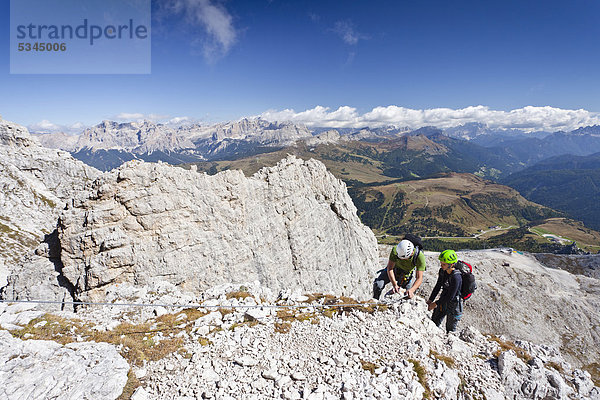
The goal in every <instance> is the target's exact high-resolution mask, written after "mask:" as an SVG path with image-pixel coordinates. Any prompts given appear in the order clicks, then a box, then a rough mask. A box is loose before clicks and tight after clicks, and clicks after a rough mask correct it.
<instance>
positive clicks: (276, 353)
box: [0, 282, 600, 400]
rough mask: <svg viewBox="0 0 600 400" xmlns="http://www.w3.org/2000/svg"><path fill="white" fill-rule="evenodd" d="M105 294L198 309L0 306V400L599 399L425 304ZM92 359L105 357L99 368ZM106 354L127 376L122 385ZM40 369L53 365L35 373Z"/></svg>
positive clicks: (539, 350)
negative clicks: (451, 326)
mask: <svg viewBox="0 0 600 400" xmlns="http://www.w3.org/2000/svg"><path fill="white" fill-rule="evenodd" d="M109 286H110V291H109V298H108V299H107V300H109V301H125V300H126V299H128V298H131V297H132V296H133V297H136V298H138V299H139V300H140V301H143V302H145V303H153V302H154V303H157V304H167V303H171V304H200V308H197V309H191V308H188V309H185V310H181V309H180V308H175V309H170V310H168V309H166V308H164V307H163V306H161V305H157V306H155V307H154V308H152V307H144V308H136V307H90V308H87V309H81V310H80V311H79V312H78V314H77V315H73V314H69V313H61V316H60V318H59V317H53V316H51V315H48V314H46V315H40V314H41V313H38V314H36V312H32V311H27V310H26V309H24V308H23V307H21V308H19V306H14V305H13V306H8V307H7V306H5V305H1V306H3V307H0V325H2V326H3V327H7V326H8V327H9V329H10V332H11V333H12V335H13V337H11V335H10V334H9V333H7V332H6V331H1V330H0V359H1V360H3V361H4V363H2V367H1V369H0V383H1V385H0V387H2V390H4V392H3V394H4V395H5V398H8V399H16V398H20V397H19V396H21V395H22V394H27V393H32V392H33V391H34V390H35V393H36V394H37V395H38V398H51V396H50V395H49V394H50V393H53V391H54V390H56V387H59V388H62V389H63V392H62V394H61V395H62V396H63V398H77V396H78V395H79V396H80V398H92V397H93V398H95V399H115V398H116V397H117V396H118V390H115V388H121V389H123V387H124V394H123V396H122V398H131V399H133V400H143V399H173V398H177V399H225V398H245V399H246V398H247V399H265V398H273V399H274V398H284V399H301V398H302V399H339V398H343V399H361V398H373V399H390V398H391V399H422V398H439V399H476V398H486V399H488V400H496V399H498V400H500V399H539V400H542V399H548V398H552V399H599V398H600V389H599V388H597V387H595V386H594V383H593V382H592V380H591V379H590V375H589V374H588V373H587V372H585V371H582V370H579V369H576V368H573V367H572V366H571V365H570V364H569V363H568V362H566V361H565V360H564V359H563V358H562V356H561V354H560V353H559V352H557V351H556V350H555V349H553V348H551V347H549V346H539V345H534V344H531V343H528V342H523V341H517V342H511V341H509V340H507V339H506V338H503V337H496V336H491V335H482V334H481V333H480V332H479V331H477V330H476V329H474V328H473V327H469V326H467V325H466V324H463V329H462V330H461V332H460V334H459V335H454V334H450V335H447V334H446V333H445V332H444V331H443V330H442V329H439V328H437V327H436V326H435V325H434V324H433V323H432V322H431V321H430V319H429V314H428V313H427V312H426V305H425V302H424V300H423V299H422V298H415V299H413V300H411V301H404V302H397V303H393V304H392V305H391V306H389V307H379V308H378V307H373V306H372V305H369V304H363V305H361V306H358V307H350V306H349V307H337V308H335V307H327V306H325V305H327V304H329V305H333V304H336V303H339V302H342V303H344V302H346V304H347V302H351V303H354V301H353V300H351V299H336V298H334V297H333V296H330V297H323V296H311V297H309V296H303V295H301V294H300V293H299V292H298V291H296V292H290V291H287V294H286V293H280V295H279V296H276V293H274V292H272V291H270V290H269V289H267V288H264V287H262V286H260V285H259V284H258V282H255V283H246V284H245V285H244V286H240V285H221V286H218V287H214V288H212V289H210V290H206V291H205V292H203V293H202V295H201V296H194V295H189V294H183V293H181V292H180V291H179V290H178V289H177V288H176V287H174V286H172V285H168V284H160V285H154V286H148V287H146V288H140V287H134V286H130V285H109ZM277 297H279V300H277V301H276V298H277ZM218 306H223V307H225V308H218ZM274 306H277V308H275V307H274ZM297 306H304V308H298V307H297ZM32 313H33V314H32ZM92 338H96V339H97V340H100V341H102V342H108V343H109V344H107V343H98V344H95V343H92V342H89V340H90V339H92ZM23 339H29V340H25V341H23ZM40 339H46V340H40ZM48 340H51V341H48ZM55 342H60V343H69V342H73V343H72V344H67V345H60V344H57V343H55ZM95 351H103V352H104V354H106V355H107V356H106V357H105V358H103V359H102V360H97V361H98V362H96V361H95V360H96V358H95V357H96V356H95V354H97V353H94V352H95ZM115 351H118V352H119V353H120V354H121V355H122V356H123V357H125V358H126V359H127V361H128V362H129V364H130V365H131V368H132V371H131V373H130V375H129V379H128V381H127V385H125V380H127V373H126V371H125V370H124V368H123V361H122V358H120V356H119V355H118V354H115ZM46 356H47V357H48V358H50V359H51V360H53V359H56V360H59V361H60V363H57V364H54V365H53V368H51V369H50V370H48V369H42V368H41V367H39V366H36V367H33V366H34V365H38V364H37V363H41V362H48V360H47V358H46ZM28 366H30V367H29V369H25V368H28ZM24 371H27V373H24ZM70 371H76V373H70ZM102 371H105V372H106V373H101V372H102ZM109 379H110V380H109ZM34 382H35V383H34ZM84 383H87V384H85V385H84ZM90 383H93V384H90Z"/></svg>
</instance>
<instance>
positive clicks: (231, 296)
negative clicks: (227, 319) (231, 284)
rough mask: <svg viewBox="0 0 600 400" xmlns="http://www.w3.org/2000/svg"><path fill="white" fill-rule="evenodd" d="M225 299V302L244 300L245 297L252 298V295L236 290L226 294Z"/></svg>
mask: <svg viewBox="0 0 600 400" xmlns="http://www.w3.org/2000/svg"><path fill="white" fill-rule="evenodd" d="M225 297H227V300H231V299H245V298H246V297H252V295H251V294H250V293H248V292H247V291H245V290H238V291H235V292H231V293H227V295H226V296H225Z"/></svg>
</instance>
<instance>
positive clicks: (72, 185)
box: [0, 120, 100, 299]
mask: <svg viewBox="0 0 600 400" xmlns="http://www.w3.org/2000/svg"><path fill="white" fill-rule="evenodd" d="M99 174H100V172H99V171H97V170H96V169H94V168H92V167H89V166H87V165H85V164H84V163H82V162H80V161H77V160H75V159H73V157H71V155H69V154H68V153H66V152H63V151H60V150H51V149H47V148H45V147H42V146H40V144H39V143H38V142H37V141H36V140H34V139H33V138H32V137H31V136H30V135H29V132H28V131H27V129H25V128H24V127H22V126H20V125H17V124H13V123H11V122H8V121H4V120H0V189H1V190H0V243H2V246H1V247H0V259H3V260H4V262H3V264H4V268H5V269H6V270H5V272H4V274H5V275H8V282H4V283H3V281H4V280H0V285H1V286H0V290H1V289H2V288H3V287H4V290H3V292H4V294H5V295H8V296H10V298H13V299H15V298H23V297H28V294H27V292H28V291H29V292H31V290H33V291H34V292H35V291H36V290H38V289H39V290H41V291H42V292H45V293H47V292H53V293H55V294H57V296H58V297H63V295H64V294H65V289H64V288H61V286H60V284H59V282H58V281H57V279H56V278H57V276H58V275H59V273H58V272H57V269H60V267H59V266H57V265H56V264H55V263H54V262H53V261H51V260H50V259H51V258H57V257H58V250H59V249H57V248H56V247H55V248H53V249H52V251H51V249H50V245H51V244H56V243H57V242H56V241H53V240H52V233H53V232H54V231H55V229H56V222H57V220H58V216H59V215H60V212H61V210H62V209H64V208H65V204H66V203H67V202H68V201H71V200H72V199H73V198H76V197H78V196H82V195H83V193H84V191H85V190H84V188H85V186H86V184H87V183H88V182H89V181H91V180H92V179H94V178H96V177H97V176H98V175H99ZM39 246H41V247H40V248H39V251H38V252H37V254H36V253H34V250H35V249H36V248H38V247H39ZM51 252H52V253H53V254H51ZM0 264H2V263H1V262H0ZM32 264H35V266H36V267H39V269H35V267H33V266H32ZM46 271H47V272H49V275H48V274H46ZM30 278H31V279H30ZM17 279H18V282H17ZM6 283H8V287H5V286H6ZM48 285H50V286H48ZM41 286H45V287H41ZM34 287H37V289H34ZM8 293H10V294H8ZM30 294H31V293H30Z"/></svg>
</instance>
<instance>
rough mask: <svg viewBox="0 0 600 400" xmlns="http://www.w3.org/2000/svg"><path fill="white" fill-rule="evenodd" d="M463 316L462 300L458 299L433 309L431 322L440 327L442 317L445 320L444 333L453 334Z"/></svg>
mask: <svg viewBox="0 0 600 400" xmlns="http://www.w3.org/2000/svg"><path fill="white" fill-rule="evenodd" d="M462 314H463V300H462V299H458V300H454V301H451V302H450V303H446V304H442V305H438V306H437V307H436V308H434V309H433V314H431V319H432V320H433V322H434V323H435V324H436V325H437V326H440V325H441V324H442V321H443V320H444V317H445V318H446V332H454V331H455V330H456V326H457V325H458V321H460V319H461V318H462Z"/></svg>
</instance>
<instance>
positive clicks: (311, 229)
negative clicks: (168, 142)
mask: <svg viewBox="0 0 600 400" xmlns="http://www.w3.org/2000/svg"><path fill="white" fill-rule="evenodd" d="M59 238H60V242H61V247H62V253H61V260H62V262H63V264H64V268H63V273H64V275H65V277H66V278H67V279H68V280H69V281H70V282H72V283H73V284H74V285H75V289H76V292H77V293H79V294H80V295H81V296H82V297H85V296H88V295H90V296H92V298H95V299H98V298H102V297H103V289H102V286H104V285H106V284H108V283H112V282H134V283H136V284H139V285H145V284H148V283H151V282H154V281H158V280H164V281H169V282H171V283H173V284H175V285H179V286H181V287H182V288H184V289H186V290H190V291H197V290H200V289H204V288H206V287H209V286H213V285H215V284H220V283H224V282H234V283H236V282H245V281H254V280H258V281H260V282H261V283H262V284H263V285H265V286H267V287H270V288H271V289H296V288H300V289H302V290H304V291H310V292H330V293H335V294H344V295H352V296H356V297H361V298H366V297H368V296H369V291H370V287H371V283H370V273H371V271H373V270H374V269H375V268H376V264H377V244H376V239H375V237H374V235H373V233H372V232H371V231H370V229H368V228H367V227H366V226H364V225H362V224H361V223H360V221H359V219H358V217H357V215H356V208H355V207H354V205H353V203H352V201H351V199H350V197H349V196H348V193H347V191H346V187H345V185H344V183H343V182H342V181H340V180H337V179H336V178H335V177H333V175H331V174H330V173H329V172H327V170H326V168H325V166H324V165H323V164H322V163H320V162H318V161H315V160H309V161H303V160H300V159H296V158H294V157H292V156H290V157H288V158H286V159H284V160H282V161H280V162H279V164H277V165H276V166H274V167H271V168H265V169H262V170H260V171H259V172H257V173H256V174H255V175H254V176H252V177H250V178H246V177H245V176H244V175H243V173H242V172H241V171H224V172H222V173H219V174H217V175H214V176H208V175H206V174H199V173H197V172H196V171H193V170H192V171H188V170H184V169H181V168H177V167H172V166H169V165H165V164H148V163H143V162H138V161H133V162H129V163H127V164H125V165H123V166H122V167H121V168H119V169H118V170H114V171H111V172H110V173H107V174H105V175H103V176H102V177H100V178H99V179H97V180H96V181H95V182H94V184H93V191H92V194H91V196H90V197H89V198H88V199H85V200H83V201H81V202H76V203H74V204H73V205H72V206H71V207H70V208H69V209H67V210H65V211H64V212H63V214H62V215H61V217H60V221H59Z"/></svg>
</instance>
